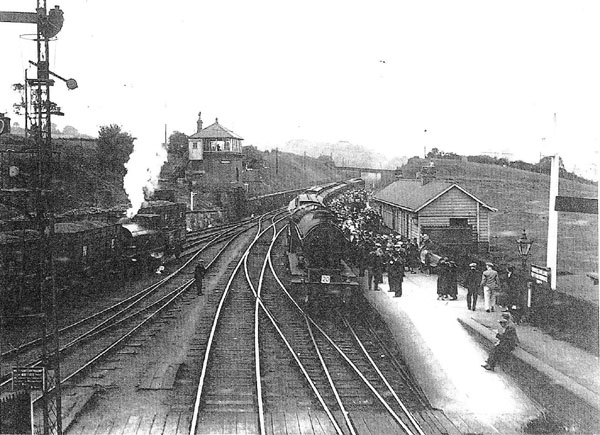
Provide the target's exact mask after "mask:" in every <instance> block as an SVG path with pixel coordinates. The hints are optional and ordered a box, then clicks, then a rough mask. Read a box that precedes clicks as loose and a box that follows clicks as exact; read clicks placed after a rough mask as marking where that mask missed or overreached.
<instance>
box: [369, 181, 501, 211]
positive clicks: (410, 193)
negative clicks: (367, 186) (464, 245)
mask: <svg viewBox="0 0 600 435" xmlns="http://www.w3.org/2000/svg"><path fill="white" fill-rule="evenodd" d="M451 189H459V190H460V191H462V192H463V193H465V194H466V195H468V196H470V197H471V198H473V200H474V201H477V202H478V203H480V204H481V205H482V206H483V207H485V208H487V209H488V210H490V211H497V210H496V209H495V208H493V207H490V206H489V205H487V204H486V203H485V202H483V201H482V200H480V199H479V198H477V197H476V196H475V195H473V194H472V193H469V192H468V191H466V190H465V189H464V188H462V187H460V186H459V185H458V184H453V183H448V182H445V181H431V182H429V183H427V184H425V185H422V184H421V181H420V180H418V181H414V180H410V181H407V180H399V181H396V182H395V183H392V184H390V185H389V186H387V187H385V188H383V189H382V190H380V191H379V192H377V193H376V194H375V195H373V199H375V200H380V201H383V202H387V203H390V204H393V205H396V206H398V207H400V208H403V209H405V210H408V211H411V212H415V213H416V212H418V211H420V210H421V209H423V208H424V207H426V206H427V205H429V204H430V203H432V202H433V201H435V200H436V199H438V198H439V197H440V196H442V195H444V194H445V193H446V192H448V191H449V190H451Z"/></svg>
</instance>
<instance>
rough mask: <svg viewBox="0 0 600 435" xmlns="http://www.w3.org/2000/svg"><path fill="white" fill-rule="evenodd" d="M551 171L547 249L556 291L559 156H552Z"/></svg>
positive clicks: (548, 262)
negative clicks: (556, 207) (556, 208)
mask: <svg viewBox="0 0 600 435" xmlns="http://www.w3.org/2000/svg"><path fill="white" fill-rule="evenodd" d="M551 158H552V166H551V170H550V201H549V206H548V245H547V249H546V267H549V268H550V273H551V279H550V288H551V289H552V290H556V264H557V254H558V253H557V250H558V212H557V211H556V210H555V206H556V196H557V195H558V176H559V169H558V163H559V160H560V159H559V158H558V155H553V156H551Z"/></svg>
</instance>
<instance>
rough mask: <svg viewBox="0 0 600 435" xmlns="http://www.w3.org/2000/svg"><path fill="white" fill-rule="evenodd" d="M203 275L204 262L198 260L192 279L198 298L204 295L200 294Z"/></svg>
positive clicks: (204, 272)
mask: <svg viewBox="0 0 600 435" xmlns="http://www.w3.org/2000/svg"><path fill="white" fill-rule="evenodd" d="M205 274H206V267H204V260H200V261H199V262H198V264H197V265H196V268H195V269H194V279H195V280H196V290H197V291H198V296H202V295H203V294H204V293H203V292H202V281H203V280H204V275H205Z"/></svg>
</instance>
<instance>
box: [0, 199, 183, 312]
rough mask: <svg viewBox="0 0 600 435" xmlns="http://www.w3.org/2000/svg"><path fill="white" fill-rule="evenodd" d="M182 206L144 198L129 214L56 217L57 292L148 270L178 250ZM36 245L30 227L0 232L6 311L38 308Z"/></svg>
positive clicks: (0, 275) (0, 297) (1, 297)
mask: <svg viewBox="0 0 600 435" xmlns="http://www.w3.org/2000/svg"><path fill="white" fill-rule="evenodd" d="M185 209H186V205H185V204H183V203H174V202H170V201H150V202H148V203H146V204H145V205H144V206H143V207H142V208H141V209H140V213H138V214H137V215H136V216H135V217H134V218H133V219H127V218H120V219H116V218H115V217H114V214H113V213H99V214H95V215H79V216H77V218H78V219H79V220H72V221H69V222H61V221H60V219H58V220H59V221H58V222H56V223H55V225H54V233H55V234H54V238H53V240H52V250H53V266H54V270H55V283H56V288H57V289H58V290H59V293H60V292H63V291H66V290H67V289H68V288H69V287H70V286H72V285H73V284H74V283H76V282H84V281H89V280H93V279H104V278H107V277H108V275H123V274H127V273H130V272H133V271H142V270H148V269H150V268H152V267H154V266H155V265H156V264H157V263H160V262H161V261H162V260H163V259H164V257H165V256H168V255H170V254H178V253H179V252H181V250H182V247H183V244H184V242H185V239H186V223H185ZM121 215H122V213H121ZM72 218H73V217H72ZM39 248H40V234H39V232H38V231H36V230H32V229H26V228H21V229H9V230H6V231H3V232H0V292H1V294H0V301H1V305H2V308H3V309H4V310H5V312H6V313H7V314H10V313H17V312H19V311H22V310H33V311H35V310H37V309H38V308H39V306H38V305H39V299H40V295H39V291H38V288H39V273H38V271H39V267H40V261H41V258H40V255H41V254H40V249H39Z"/></svg>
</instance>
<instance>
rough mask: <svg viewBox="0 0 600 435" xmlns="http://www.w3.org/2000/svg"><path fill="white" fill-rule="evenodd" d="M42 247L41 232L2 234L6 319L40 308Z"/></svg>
mask: <svg viewBox="0 0 600 435" xmlns="http://www.w3.org/2000/svg"><path fill="white" fill-rule="evenodd" d="M38 246H39V233H38V232H37V231H34V230H15V231H6V232H2V233H0V305H1V306H2V309H4V313H5V315H11V314H15V313H16V312H17V311H21V310H34V309H35V308H36V307H39V292H38V291H37V289H38V279H37V270H38V265H39V261H40V258H39V249H38Z"/></svg>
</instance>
